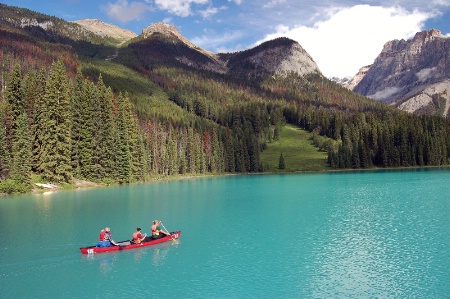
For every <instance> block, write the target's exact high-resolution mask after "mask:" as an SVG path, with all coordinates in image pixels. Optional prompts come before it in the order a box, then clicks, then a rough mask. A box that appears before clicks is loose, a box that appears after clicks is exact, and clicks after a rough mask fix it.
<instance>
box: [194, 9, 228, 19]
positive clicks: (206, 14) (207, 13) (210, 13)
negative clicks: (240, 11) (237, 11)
mask: <svg viewBox="0 0 450 299" xmlns="http://www.w3.org/2000/svg"><path fill="white" fill-rule="evenodd" d="M226 9H227V7H226V6H221V7H208V8H207V9H205V10H200V11H199V13H200V14H201V15H202V17H203V18H204V19H210V18H211V17H212V16H213V15H215V14H216V13H218V12H219V11H221V10H226Z"/></svg>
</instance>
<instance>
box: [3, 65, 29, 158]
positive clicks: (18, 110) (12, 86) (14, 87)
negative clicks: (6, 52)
mask: <svg viewBox="0 0 450 299" xmlns="http://www.w3.org/2000/svg"><path fill="white" fill-rule="evenodd" d="M24 111H25V99H24V96H23V88H22V71H21V68H20V65H19V64H15V65H14V69H13V71H12V73H11V74H10V76H9V78H8V81H7V83H6V89H5V106H4V120H3V121H4V123H5V131H6V132H5V135H6V147H7V149H8V152H11V151H12V139H13V135H14V129H15V127H14V126H15V125H17V122H16V120H17V118H18V117H19V115H20V114H22V113H23V112H24Z"/></svg>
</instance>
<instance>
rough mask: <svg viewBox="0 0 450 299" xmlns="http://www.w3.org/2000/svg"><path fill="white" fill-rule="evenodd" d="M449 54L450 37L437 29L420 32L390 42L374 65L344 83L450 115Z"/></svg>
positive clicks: (403, 105) (405, 105)
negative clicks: (406, 38) (411, 36)
mask: <svg viewBox="0 0 450 299" xmlns="http://www.w3.org/2000/svg"><path fill="white" fill-rule="evenodd" d="M449 57H450V37H448V36H445V35H443V34H442V33H441V32H440V31H439V30H436V29H432V30H427V31H422V32H418V33H417V34H416V35H415V36H414V37H413V38H412V39H410V40H403V39H402V40H392V41H389V42H387V43H386V44H385V45H384V47H383V50H382V51H381V53H380V54H379V55H378V57H377V58H376V59H375V61H374V63H373V64H372V65H371V66H369V67H364V68H361V70H360V72H359V73H358V74H357V75H356V76H355V77H354V78H353V79H352V80H350V81H349V82H351V84H350V83H346V84H343V85H344V86H346V87H347V88H349V89H351V90H353V91H355V92H357V93H360V94H362V95H365V96H368V97H370V98H373V99H376V100H379V101H381V102H384V103H387V104H390V105H394V106H396V107H398V108H399V109H401V110H405V111H409V112H412V113H418V114H442V115H444V116H447V115H448V110H449V109H448V107H449V102H450V98H449V97H450V84H449V80H450V61H449ZM358 81H359V82H358ZM355 83H356V84H355Z"/></svg>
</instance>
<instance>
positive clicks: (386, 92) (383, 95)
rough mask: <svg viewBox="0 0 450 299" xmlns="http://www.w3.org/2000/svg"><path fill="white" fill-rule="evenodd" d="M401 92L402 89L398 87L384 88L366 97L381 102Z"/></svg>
mask: <svg viewBox="0 0 450 299" xmlns="http://www.w3.org/2000/svg"><path fill="white" fill-rule="evenodd" d="M401 90H402V89H401V88H400V87H395V86H393V87H386V88H385V89H383V90H380V91H377V92H376V93H374V94H371V95H368V97H369V98H371V99H374V100H378V101H382V100H385V99H387V98H390V97H392V96H393V95H394V94H396V93H398V92H400V91H401Z"/></svg>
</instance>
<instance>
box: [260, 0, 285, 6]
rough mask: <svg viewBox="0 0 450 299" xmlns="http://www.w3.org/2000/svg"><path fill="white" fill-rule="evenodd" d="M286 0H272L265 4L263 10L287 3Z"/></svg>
mask: <svg viewBox="0 0 450 299" xmlns="http://www.w3.org/2000/svg"><path fill="white" fill-rule="evenodd" d="M285 2H286V0H271V1H269V2H268V3H266V4H264V5H263V6H262V7H263V8H273V7H275V6H277V5H279V4H282V3H285Z"/></svg>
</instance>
